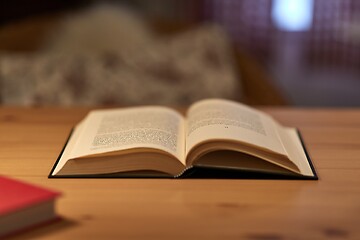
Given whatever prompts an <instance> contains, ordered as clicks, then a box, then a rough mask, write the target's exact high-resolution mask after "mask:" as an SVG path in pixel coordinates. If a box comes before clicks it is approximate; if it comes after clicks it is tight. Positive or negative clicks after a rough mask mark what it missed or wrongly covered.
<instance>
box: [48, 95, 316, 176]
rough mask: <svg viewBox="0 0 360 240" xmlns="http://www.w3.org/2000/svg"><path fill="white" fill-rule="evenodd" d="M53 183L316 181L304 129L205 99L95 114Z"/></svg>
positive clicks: (79, 128)
mask: <svg viewBox="0 0 360 240" xmlns="http://www.w3.org/2000/svg"><path fill="white" fill-rule="evenodd" d="M49 177H51V178H53V177H169V178H179V177H190V178H191V177H194V178H196V177H206V178H207V177H210V178H211V177H220V178H287V179H317V174H316V172H315V169H314V167H313V165H312V162H311V160H310V158H309V155H308V154H307V152H306V149H305V147H304V144H303V142H302V139H301V136H300V134H299V131H297V129H296V128H289V127H284V126H281V125H280V124H279V123H278V122H277V121H276V120H274V119H273V118H272V117H271V116H269V115H267V114H265V113H264V112H261V111H259V110H256V109H254V108H251V107H248V106H246V105H244V104H241V103H238V102H233V101H229V100H222V99H206V100H201V101H198V102H196V103H194V104H192V105H191V106H190V107H189V109H188V111H187V112H186V114H185V116H183V115H182V114H180V113H179V112H177V111H175V110H173V109H171V108H167V107H161V106H143V107H131V108H121V109H107V110H106V109H105V110H94V111H91V112H90V113H89V114H88V115H87V116H86V117H85V118H84V119H83V120H82V121H81V122H80V123H79V124H77V125H76V126H75V127H74V129H73V131H72V134H71V135H70V137H69V139H68V141H67V144H66V145H65V147H64V149H63V151H62V152H61V154H60V156H59V158H58V160H57V161H56V162H55V164H54V167H53V169H52V170H51V172H50V175H49Z"/></svg>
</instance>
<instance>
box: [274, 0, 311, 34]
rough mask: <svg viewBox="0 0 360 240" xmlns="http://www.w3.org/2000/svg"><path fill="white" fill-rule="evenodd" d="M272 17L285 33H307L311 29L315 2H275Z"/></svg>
mask: <svg viewBox="0 0 360 240" xmlns="http://www.w3.org/2000/svg"><path fill="white" fill-rule="evenodd" d="M273 4H274V5H273V6H272V12H271V17H272V20H273V21H274V22H275V26H276V27H278V28H279V29H280V30H284V31H306V30H309V29H310V28H311V24H312V18H313V5H314V4H313V0H275V1H274V3H273Z"/></svg>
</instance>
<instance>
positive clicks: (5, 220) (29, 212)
mask: <svg viewBox="0 0 360 240" xmlns="http://www.w3.org/2000/svg"><path fill="white" fill-rule="evenodd" d="M59 195H60V194H59V193H58V192H54V191H51V190H48V189H45V188H42V187H38V186H34V185H32V184H28V183H24V182H22V181H18V180H15V179H11V178H7V177H4V176H0V226H1V227H0V238H2V237H5V236H9V235H12V234H14V233H17V232H21V231H25V230H28V229H30V228H32V227H35V226H38V225H41V224H44V223H46V222H50V221H53V220H56V219H57V217H56V214H55V199H56V198H57V197H58V196H59Z"/></svg>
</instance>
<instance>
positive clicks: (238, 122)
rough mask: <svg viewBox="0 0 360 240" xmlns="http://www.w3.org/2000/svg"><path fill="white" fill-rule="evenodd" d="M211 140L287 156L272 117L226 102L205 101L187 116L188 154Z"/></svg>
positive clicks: (218, 100) (238, 104) (192, 107)
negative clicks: (258, 148)
mask: <svg viewBox="0 0 360 240" xmlns="http://www.w3.org/2000/svg"><path fill="white" fill-rule="evenodd" d="M209 140H230V141H242V142H246V143H248V144H252V145H256V146H258V147H261V148H265V149H267V150H270V151H273V152H276V153H279V154H283V155H286V151H285V149H284V147H283V145H282V143H281V140H280V139H279V136H278V133H277V126H276V125H275V122H274V120H273V119H272V118H271V117H270V116H268V115H266V114H264V113H262V112H260V111H257V110H255V109H252V108H249V107H247V106H245V105H243V104H240V103H235V102H232V101H227V100H220V99H210V100H203V101H200V102H197V103H195V104H194V105H192V106H191V107H190V109H189V110H188V112H187V123H186V154H187V153H188V152H189V151H190V150H191V148H193V147H194V146H195V145H197V144H199V143H201V142H204V141H209Z"/></svg>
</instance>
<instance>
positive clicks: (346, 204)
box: [0, 107, 360, 240]
mask: <svg viewBox="0 0 360 240" xmlns="http://www.w3.org/2000/svg"><path fill="white" fill-rule="evenodd" d="M88 110H89V109H86V108H19V107H1V108H0V174H2V175H7V176H10V177H14V178H16V179H20V180H25V181H27V182H30V183H33V184H38V185H41V186H44V187H48V188H51V189H55V190H58V191H60V192H62V197H61V198H60V199H59V200H58V202H57V212H58V214H59V215H60V216H61V217H62V220H61V221H59V222H56V223H54V224H50V225H47V226H45V227H41V228H37V229H34V230H32V231H30V232H27V233H24V234H21V235H17V236H15V237H14V238H15V239H16V238H19V239H24V238H31V239H32V238H35V239H142V238H146V239H202V238H206V239H250V240H264V239H266V240H269V239H270V240H280V239H360V109H342V110H341V109H292V108H264V109H263V110H264V111H266V112H268V113H270V114H271V115H273V116H274V117H275V118H276V119H277V120H278V121H280V122H281V123H283V124H285V125H287V126H296V127H298V128H299V129H300V130H301V132H302V134H303V138H304V141H305V144H306V145H307V148H308V151H309V154H310V156H311V157H312V159H313V163H314V165H315V168H316V169H317V172H318V174H319V178H320V179H319V181H304V180H295V181H284V180H189V179H187V180H186V179H185V180H184V179H182V180H173V179H48V178H47V176H48V174H49V171H50V169H51V168H52V166H53V164H54V162H55V160H56V158H57V157H58V154H59V152H60V150H61V149H62V147H63V144H64V142H65V140H66V138H67V136H68V134H69V131H70V129H71V128H72V126H73V125H74V124H76V123H77V122H78V121H79V120H80V119H82V117H83V116H84V115H85V114H86V113H87V111H88ZM0 197H1V196H0Z"/></svg>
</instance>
